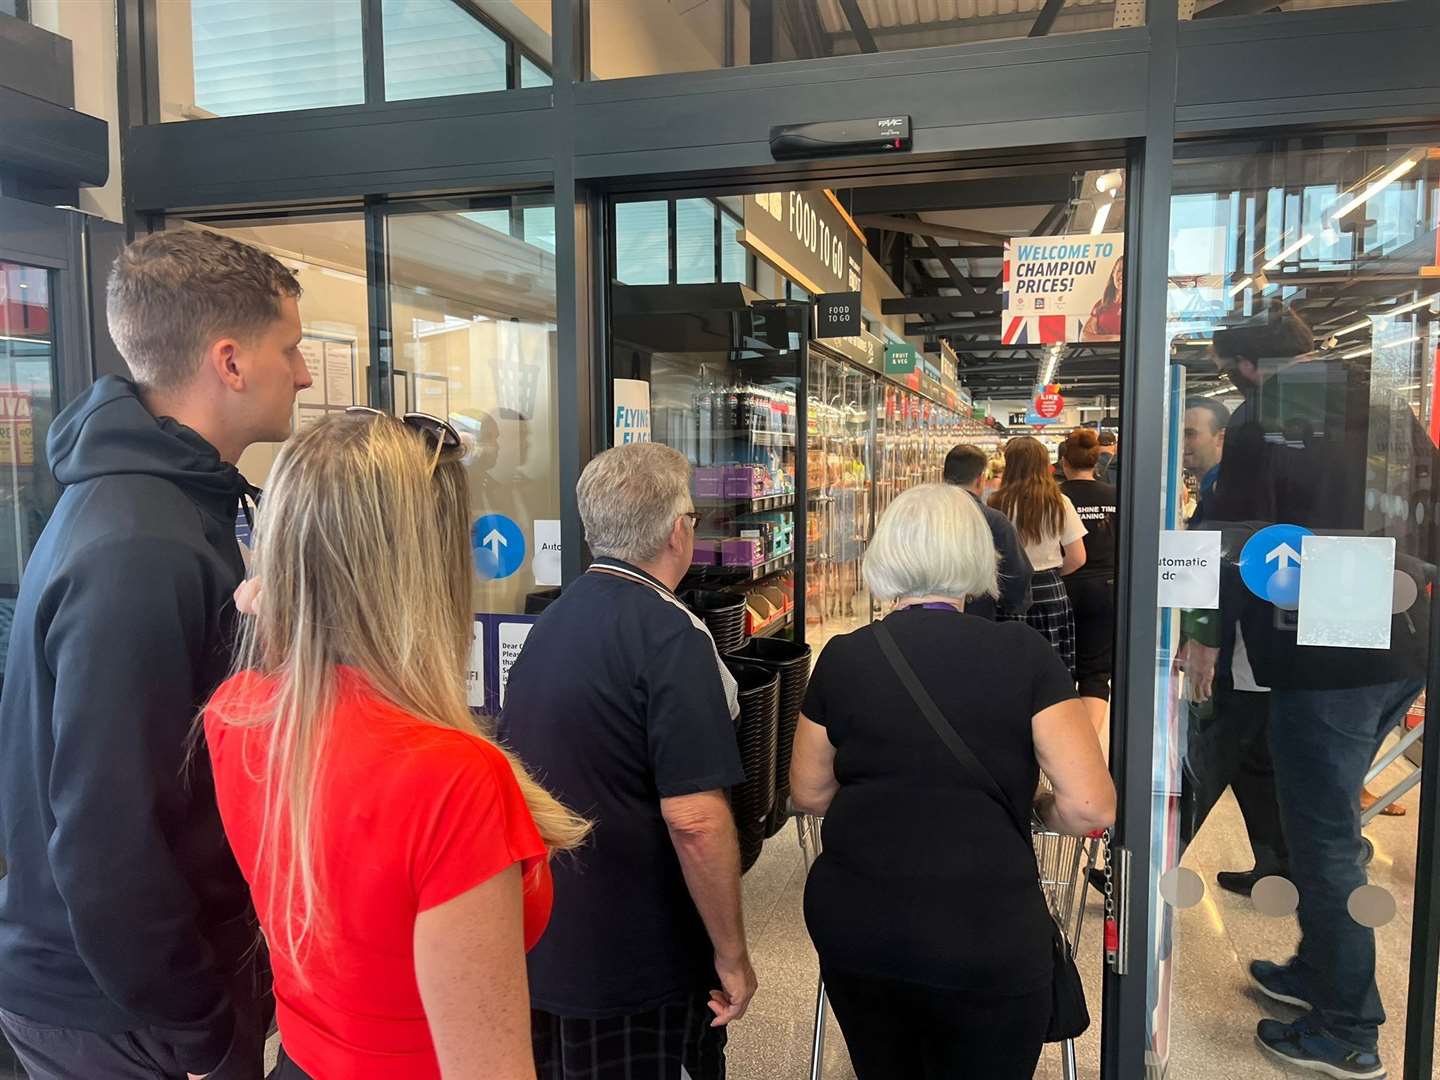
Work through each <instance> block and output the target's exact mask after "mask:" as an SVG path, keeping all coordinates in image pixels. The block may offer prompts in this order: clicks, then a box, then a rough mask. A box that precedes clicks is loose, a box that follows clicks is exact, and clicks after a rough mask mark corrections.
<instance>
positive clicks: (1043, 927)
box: [790, 485, 1115, 1080]
mask: <svg viewBox="0 0 1440 1080" xmlns="http://www.w3.org/2000/svg"><path fill="white" fill-rule="evenodd" d="M995 560H996V556H995V547H994V544H993V542H992V540H991V536H990V530H989V527H988V526H987V525H986V523H985V519H984V517H983V516H982V514H981V512H980V508H979V506H977V505H976V504H975V501H974V500H973V499H971V498H970V497H969V496H968V495H966V494H965V493H964V492H963V491H961V490H959V489H958V488H954V487H949V486H945V485H923V486H920V487H916V488H912V489H911V490H909V491H907V492H905V493H904V494H902V495H900V496H899V497H898V498H896V500H895V501H894V502H893V503H892V504H891V505H890V507H889V509H887V510H886V512H885V514H884V515H883V516H882V517H881V519H880V523H879V526H878V527H877V529H876V531H875V538H874V540H873V541H872V542H871V545H870V548H869V551H868V552H867V554H866V556H865V567H864V572H865V580H866V583H867V584H868V585H869V587H870V591H871V593H872V595H874V596H876V597H878V598H880V599H881V600H885V601H894V602H895V603H896V610H895V611H893V612H892V613H891V614H890V615H889V616H887V617H886V618H885V619H884V620H883V622H882V623H876V624H872V625H870V626H867V627H864V628H862V629H860V630H857V631H855V632H854V633H852V634H847V635H845V636H843V637H838V638H835V639H833V640H832V641H831V642H830V643H829V644H828V645H827V646H826V647H825V651H824V652H823V653H822V654H821V655H820V659H819V662H818V664H817V665H816V668H815V674H814V677H813V678H812V680H811V683H810V689H809V692H808V694H807V695H806V698H805V705H804V709H803V712H802V715H801V717H800V721H799V726H798V729H797V731H796V735H795V750H794V756H793V760H792V764H791V769H790V783H791V790H792V793H793V796H792V797H793V798H794V801H795V803H796V805H797V806H798V807H799V808H800V809H802V810H805V811H807V812H809V813H813V814H823V815H825V850H824V853H823V854H822V855H821V856H820V858H819V859H818V860H817V861H816V863H815V866H814V868H813V870H812V871H811V874H810V879H809V881H808V882H807V884H806V888H805V922H806V925H807V926H808V927H809V930H810V935H811V938H812V939H813V940H814V942H815V947H816V949H817V951H818V952H819V954H820V966H821V970H822V972H823V973H824V977H825V983H826V986H827V988H828V990H829V994H830V999H831V1002H832V1003H833V1006H834V1009H835V1016H836V1018H837V1019H838V1020H839V1022H840V1027H841V1030H842V1031H844V1033H845V1040H846V1044H847V1045H848V1047H849V1049H850V1056H851V1061H852V1063H853V1064H854V1066H855V1071H856V1074H857V1075H858V1076H859V1078H860V1080H891V1078H894V1077H905V1078H906V1080H924V1078H935V1080H940V1078H946V1080H949V1078H954V1077H962V1076H965V1077H968V1076H974V1077H984V1078H985V1080H1020V1078H1022V1077H1024V1078H1028V1077H1030V1076H1031V1075H1032V1074H1033V1072H1034V1069H1035V1063H1036V1061H1037V1060H1038V1058H1039V1055H1040V1047H1041V1044H1042V1041H1043V1038H1044V1034H1045V1030H1046V1026H1047V1024H1048V1021H1049V1009H1050V986H1051V980H1052V975H1053V967H1052V965H1053V955H1052V951H1051V950H1052V924H1051V921H1050V916H1049V914H1048V913H1047V911H1046V908H1045V902H1044V899H1043V897H1042V896H1041V893H1040V887H1039V884H1038V882H1037V880H1036V869H1035V855H1034V850H1033V848H1031V847H1030V845H1029V844H1028V843H1027V842H1026V841H1025V839H1024V838H1023V837H1022V836H1021V835H1020V833H1019V831H1018V830H1017V829H1016V827H1015V818H1014V816H1012V814H1011V813H1010V811H1009V810H1007V808H1006V807H1005V806H1002V805H1001V803H1000V802H999V801H998V800H997V799H996V798H993V797H992V796H991V795H990V794H988V793H987V790H986V788H985V787H982V786H981V783H980V781H979V780H978V778H976V777H974V776H973V775H972V774H970V773H969V772H967V770H966V769H965V768H964V767H963V766H962V765H961V763H960V761H959V760H958V759H957V758H956V757H955V756H954V755H953V754H952V752H951V751H950V750H949V749H948V748H947V746H946V745H945V743H944V742H943V741H942V740H941V737H940V736H939V734H937V732H936V730H935V729H934V728H932V727H931V726H930V724H929V723H928V722H927V721H926V719H925V718H924V715H923V713H922V712H921V711H920V708H919V706H918V705H915V704H913V703H912V700H913V699H912V697H911V695H910V694H909V692H908V691H907V689H906V687H905V684H904V682H903V681H902V679H901V676H900V675H899V674H898V672H897V670H896V668H894V667H893V666H892V664H891V662H890V661H889V660H888V659H887V658H886V654H885V652H884V651H883V646H882V644H881V637H880V634H881V632H882V627H883V631H884V632H885V633H888V634H889V635H890V637H891V638H892V639H893V642H894V643H895V644H896V645H897V646H898V651H899V652H900V654H901V655H902V656H903V658H904V659H905V660H906V661H908V664H909V666H910V667H911V668H912V669H913V671H914V673H915V676H916V678H917V679H918V681H919V683H920V685H921V686H923V688H924V689H925V690H926V691H928V693H929V695H930V697H931V698H933V699H934V702H935V704H936V705H937V706H938V708H939V710H940V712H941V714H943V718H944V722H946V723H948V724H949V725H950V726H951V728H953V730H954V732H955V734H957V735H959V736H960V738H961V739H963V741H964V742H965V743H966V744H967V745H968V746H969V748H970V750H971V751H972V752H973V753H974V755H975V756H976V758H978V759H979V761H980V763H981V764H982V765H983V766H984V767H985V769H986V770H987V771H988V772H989V773H990V774H991V775H992V776H993V777H994V780H995V781H996V784H997V785H998V787H999V789H1000V792H1003V794H1004V796H1005V798H1006V799H1007V800H1008V801H1009V803H1010V804H1011V806H1013V807H1014V808H1015V809H1017V810H1022V812H1023V811H1028V810H1029V808H1030V807H1031V805H1032V802H1034V808H1035V810H1036V811H1038V812H1039V814H1040V816H1041V818H1042V819H1043V820H1044V821H1045V823H1046V824H1047V826H1048V827H1050V828H1052V829H1056V830H1059V831H1062V832H1066V833H1073V834H1077V835H1079V834H1084V833H1088V832H1090V831H1092V830H1094V829H1097V828H1101V827H1103V826H1106V825H1108V824H1109V823H1110V821H1111V819H1112V817H1113V815H1114V811H1115V789H1114V786H1113V784H1112V783H1111V781H1110V776H1109V774H1108V773H1107V772H1106V769H1105V763H1104V760H1103V758H1102V756H1101V753H1100V746H1099V742H1098V741H1097V739H1096V737H1095V732H1094V729H1093V728H1091V726H1090V723H1089V721H1088V720H1087V719H1086V717H1085V712H1084V710H1083V709H1082V708H1081V706H1080V703H1079V702H1078V701H1077V700H1076V698H1075V684H1074V681H1073V680H1072V679H1071V677H1070V672H1069V671H1067V670H1066V668H1065V665H1064V664H1063V663H1062V662H1061V661H1060V659H1059V657H1058V656H1057V655H1056V653H1055V650H1054V649H1052V648H1051V647H1050V645H1049V643H1048V642H1047V641H1046V640H1045V638H1044V637H1042V636H1041V635H1040V634H1039V633H1037V632H1036V631H1035V630H1033V629H1031V628H1030V627H1029V626H1027V625H1025V624H1024V623H1020V622H1000V623H996V622H990V621H989V620H986V619H982V618H979V617H977V616H974V615H967V614H965V605H966V602H967V600H968V599H969V598H970V597H972V596H978V595H983V594H987V593H988V594H990V595H993V594H994V592H995V580H996V579H995ZM1041 769H1043V770H1044V771H1045V773H1046V775H1047V776H1048V777H1049V778H1050V781H1051V784H1052V785H1053V788H1054V791H1053V794H1047V795H1045V796H1042V797H1041V799H1040V800H1039V801H1038V802H1036V801H1035V791H1036V788H1037V783H1038V779H1039V774H1040V770H1041ZM937 838H938V840H939V842H937Z"/></svg>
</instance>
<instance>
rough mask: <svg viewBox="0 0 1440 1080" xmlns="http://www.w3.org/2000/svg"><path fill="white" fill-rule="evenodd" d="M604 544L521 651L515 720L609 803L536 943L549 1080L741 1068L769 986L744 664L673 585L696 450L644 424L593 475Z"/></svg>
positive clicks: (597, 535)
mask: <svg viewBox="0 0 1440 1080" xmlns="http://www.w3.org/2000/svg"><path fill="white" fill-rule="evenodd" d="M577 494H578V496H579V502H580V516H581V518H582V519H583V520H584V523H585V537H586V540H587V541H588V543H589V545H590V548H591V550H592V551H593V552H594V553H595V554H596V555H597V556H598V557H597V559H596V561H595V562H594V564H593V565H592V566H591V567H590V569H589V571H587V572H586V573H585V574H583V575H581V577H580V578H579V579H578V580H576V581H574V582H572V583H571V584H570V585H569V586H567V587H566V589H565V591H564V592H563V593H562V594H561V596H560V598H559V599H558V600H556V601H555V602H554V603H552V604H551V605H550V606H549V607H548V608H546V609H545V613H544V614H543V615H542V616H541V617H540V619H539V621H538V622H537V623H536V624H535V627H534V629H533V630H532V631H531V632H530V636H529V638H528V639H527V641H526V643H525V648H524V650H523V651H522V652H521V654H520V656H519V658H518V659H517V660H516V662H515V666H514V667H513V668H512V669H511V672H510V680H509V683H508V684H507V687H506V698H505V712H504V715H503V716H502V718H501V725H500V730H501V736H502V738H503V739H504V740H505V742H506V743H507V744H508V745H509V746H511V747H512V748H513V749H514V750H515V751H516V752H517V753H518V754H519V755H520V757H521V759H522V760H523V761H524V762H525V764H526V766H528V767H529V768H530V769H531V770H532V771H533V772H534V773H535V774H536V775H537V776H538V777H539V778H540V779H541V781H542V782H543V783H544V784H545V786H546V787H547V788H549V790H550V791H552V792H553V793H554V794H555V796H556V797H557V798H559V799H560V800H561V801H562V802H564V803H565V804H566V805H567V806H570V807H572V808H574V809H575V810H576V811H577V812H578V813H581V814H584V815H585V816H586V817H588V818H590V819H592V820H593V821H594V822H595V832H594V837H593V839H592V840H591V841H590V843H589V844H588V845H587V846H586V847H585V848H583V849H582V850H581V851H580V852H579V853H578V854H576V855H575V856H574V857H572V858H566V859H562V860H558V861H557V862H556V863H555V864H554V869H553V873H554V879H555V909H554V914H553V915H552V917H551V920H550V925H549V928H548V929H547V930H546V932H545V936H544V937H543V938H542V939H541V941H540V943H539V944H538V945H537V946H536V947H535V949H534V950H533V951H532V952H531V953H530V960H529V967H530V994H531V1004H532V1007H533V1024H532V1029H533V1032H534V1045H535V1057H536V1064H537V1067H538V1071H539V1075H540V1077H541V1080H610V1078H612V1077H613V1078H615V1080H620V1078H622V1077H630V1076H632V1075H634V1076H639V1075H640V1073H641V1067H642V1065H643V1069H644V1073H645V1075H647V1076H655V1075H661V1076H679V1075H680V1068H681V1066H683V1067H684V1068H685V1070H686V1071H687V1072H688V1073H689V1075H690V1076H691V1077H693V1078H694V1080H720V1078H721V1077H723V1076H724V1074H725V1056H724V1050H725V1027H724V1025H725V1024H728V1023H729V1022H730V1021H732V1020H737V1019H739V1018H740V1017H741V1016H742V1015H743V1014H744V1012H745V1009H746V1007H747V1006H748V1004H749V1002H750V998H751V997H752V996H753V994H754V993H755V972H754V970H753V969H752V968H751V966H750V957H749V953H748V951H747V949H746V944H745V929H744V925H743V922H742V919H741V910H740V852H739V846H738V844H737V841H736V836H735V823H734V819H733V817H732V816H731V813H730V805H729V801H728V799H727V797H726V789H728V788H730V787H732V786H734V785H736V784H738V783H740V782H741V781H742V780H743V779H744V777H745V773H744V769H743V768H742V766H741V761H740V752H739V748H738V746H737V744H736V739H735V723H734V717H735V716H736V715H738V708H737V705H736V696H735V694H736V687H735V682H734V680H733V679H732V678H731V677H730V676H729V674H728V673H727V672H726V671H725V669H724V667H723V666H722V665H721V663H720V658H719V655H718V654H717V653H716V650H715V643H714V641H713V640H712V639H711V637H710V635H709V633H708V631H707V630H706V629H705V627H704V625H703V624H702V623H700V622H699V621H698V620H697V619H696V618H695V617H694V616H692V615H691V614H690V613H689V611H688V610H686V608H685V607H684V606H683V605H682V604H681V603H680V602H679V600H677V599H676V598H675V596H674V593H673V590H674V588H675V587H676V586H677V585H678V584H679V582H680V579H681V578H682V577H683V576H684V574H685V571H686V570H688V569H689V567H690V563H691V559H692V557H693V554H694V541H695V524H694V522H695V518H694V504H693V503H692V502H691V500H690V467H689V465H688V464H687V463H686V461H685V459H684V458H683V457H681V456H680V455H679V454H678V453H676V452H675V451H674V450H671V449H670V448H669V447H666V446H662V445H660V444H658V443H635V444H630V445H627V446H622V447H617V448H616V449H614V450H609V451H607V452H606V453H604V454H601V455H600V456H599V457H597V458H596V459H595V460H594V461H592V462H591V463H590V464H589V465H588V466H587V467H586V469H585V471H584V473H583V474H582V475H581V477H580V483H579V485H578V487H577Z"/></svg>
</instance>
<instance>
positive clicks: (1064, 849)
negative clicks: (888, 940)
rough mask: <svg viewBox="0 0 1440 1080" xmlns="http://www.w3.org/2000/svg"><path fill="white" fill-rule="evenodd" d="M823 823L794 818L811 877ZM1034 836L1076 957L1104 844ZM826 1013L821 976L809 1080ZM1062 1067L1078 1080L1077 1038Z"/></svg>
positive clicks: (817, 1064)
mask: <svg viewBox="0 0 1440 1080" xmlns="http://www.w3.org/2000/svg"><path fill="white" fill-rule="evenodd" d="M823 822H824V819H823V818H818V817H814V816H812V815H810V814H798V815H796V818H795V827H796V830H797V832H798V835H799V839H800V851H801V854H802V855H803V856H804V859H805V872H806V873H807V874H808V873H809V872H810V867H811V866H812V865H814V862H815V859H816V858H817V857H818V856H819V854H820V831H821V825H822V824H823ZM1031 833H1032V839H1033V840H1034V843H1035V862H1036V865H1037V866H1038V868H1039V870H1040V891H1041V892H1042V893H1043V894H1044V896H1045V903H1046V904H1047V905H1049V907H1050V912H1051V914H1053V915H1054V916H1055V921H1056V922H1058V923H1059V924H1060V928H1061V930H1063V931H1064V933H1065V936H1066V937H1067V938H1069V939H1070V948H1071V949H1072V950H1075V951H1076V952H1077V953H1078V951H1079V948H1080V933H1081V931H1082V930H1084V928H1085V889H1086V887H1087V886H1088V884H1089V881H1090V871H1092V870H1094V869H1095V863H1096V861H1097V859H1098V858H1099V854H1100V844H1101V840H1100V838H1099V837H1098V836H1086V837H1076V836H1062V835H1061V834H1060V833H1054V832H1046V831H1044V830H1043V829H1039V828H1037V827H1036V826H1033V825H1032V827H1031ZM826 1011H827V1003H826V998H825V979H824V977H823V976H822V977H821V978H820V979H819V980H818V985H817V987H816V990H815V1034H814V1036H813V1038H812V1039H811V1041H810V1080H822V1077H823V1075H824V1072H825V1014H826ZM1060 1063H1061V1067H1062V1068H1063V1070H1064V1077H1065V1080H1076V1077H1077V1075H1078V1066H1077V1064H1076V1059H1075V1040H1074V1039H1066V1040H1065V1041H1064V1042H1062V1043H1061V1044H1060Z"/></svg>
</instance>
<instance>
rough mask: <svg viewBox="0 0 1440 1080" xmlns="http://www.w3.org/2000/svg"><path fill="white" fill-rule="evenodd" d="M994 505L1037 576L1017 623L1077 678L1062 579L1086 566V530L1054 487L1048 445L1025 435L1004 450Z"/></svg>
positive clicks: (1072, 616)
mask: <svg viewBox="0 0 1440 1080" xmlns="http://www.w3.org/2000/svg"><path fill="white" fill-rule="evenodd" d="M990 505H991V506H993V507H995V509H997V510H999V511H1000V512H1001V513H1003V514H1005V515H1006V516H1007V517H1008V518H1009V519H1010V520H1011V521H1013V522H1014V523H1015V531H1016V532H1018V533H1019V534H1020V542H1021V543H1023V544H1024V545H1025V554H1026V555H1028V556H1029V557H1030V565H1031V566H1032V567H1034V570H1035V573H1034V577H1032V578H1031V603H1030V610H1029V611H1027V612H1026V613H1025V614H1024V615H1023V616H1019V617H1020V618H1023V619H1024V620H1025V621H1026V622H1028V623H1029V624H1030V625H1031V626H1033V627H1034V628H1035V629H1036V630H1039V631H1040V633H1042V634H1044V635H1045V637H1046V638H1047V639H1048V640H1049V642H1050V644H1051V645H1053V646H1054V647H1055V651H1056V652H1058V653H1059V654H1060V659H1061V660H1063V661H1065V666H1066V667H1068V668H1069V669H1070V673H1071V674H1072V675H1073V674H1074V673H1075V614H1074V612H1073V611H1072V610H1071V608H1070V595H1069V593H1067V592H1066V591H1065V582H1064V580H1063V579H1064V577H1065V575H1067V574H1073V573H1074V572H1075V571H1076V570H1079V569H1080V568H1081V567H1082V566H1084V565H1085V526H1084V524H1083V523H1082V522H1081V521H1080V515H1079V514H1078V513H1076V512H1075V506H1074V504H1073V503H1072V502H1071V501H1070V500H1069V499H1068V498H1067V497H1066V496H1065V494H1064V493H1063V492H1061V490H1060V485H1059V484H1058V483H1057V482H1056V481H1055V474H1054V471H1053V470H1052V468H1051V466H1050V454H1049V453H1048V452H1047V451H1046V449H1045V445H1044V443H1042V442H1040V440H1039V439H1034V438H1031V437H1030V436H1029V435H1022V436H1020V437H1019V438H1016V439H1011V440H1010V441H1009V442H1008V443H1007V444H1006V445H1005V475H1004V481H1003V482H1002V483H1001V485H1000V488H999V490H997V491H996V492H995V494H994V495H992V496H990ZM1002 617H1003V616H1002Z"/></svg>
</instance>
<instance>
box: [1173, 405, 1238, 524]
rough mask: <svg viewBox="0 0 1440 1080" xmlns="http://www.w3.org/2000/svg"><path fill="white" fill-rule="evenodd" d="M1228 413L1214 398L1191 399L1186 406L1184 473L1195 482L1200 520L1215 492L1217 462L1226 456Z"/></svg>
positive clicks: (1218, 474)
mask: <svg viewBox="0 0 1440 1080" xmlns="http://www.w3.org/2000/svg"><path fill="white" fill-rule="evenodd" d="M1229 423H1230V410H1229V409H1227V408H1226V407H1225V403H1224V402H1222V401H1217V400H1216V399H1215V398H1213V397H1192V398H1190V399H1188V400H1187V401H1186V402H1185V443H1184V446H1185V449H1184V454H1183V463H1184V466H1185V471H1186V472H1187V473H1189V474H1190V475H1191V476H1193V477H1194V478H1195V483H1196V485H1197V488H1198V491H1199V496H1200V498H1199V509H1197V511H1196V515H1195V516H1196V517H1197V518H1199V517H1200V516H1201V515H1200V511H1201V510H1203V508H1204V505H1205V499H1206V498H1207V497H1208V496H1209V495H1210V494H1211V493H1212V492H1213V491H1214V490H1215V481H1216V480H1217V479H1218V478H1219V476H1220V459H1221V458H1222V457H1224V456H1225V428H1226V427H1227V426H1228V425H1229Z"/></svg>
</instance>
